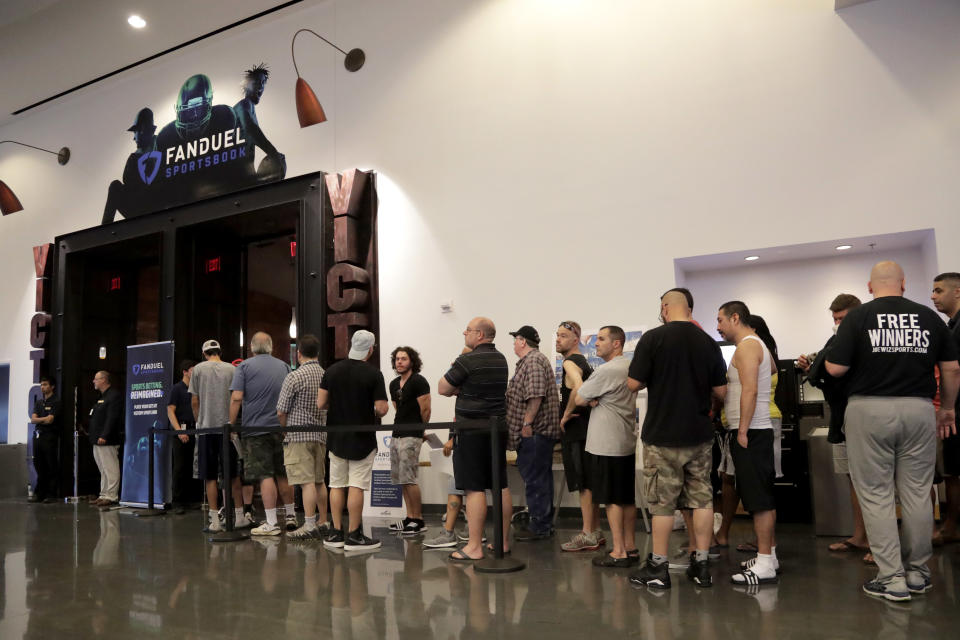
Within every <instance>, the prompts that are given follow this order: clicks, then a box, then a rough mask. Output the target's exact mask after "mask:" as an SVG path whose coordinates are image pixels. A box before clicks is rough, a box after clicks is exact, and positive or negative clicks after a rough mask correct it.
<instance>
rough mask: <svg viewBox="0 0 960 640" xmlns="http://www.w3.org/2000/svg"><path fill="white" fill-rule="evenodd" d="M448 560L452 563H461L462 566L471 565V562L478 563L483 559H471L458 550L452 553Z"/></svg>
mask: <svg viewBox="0 0 960 640" xmlns="http://www.w3.org/2000/svg"><path fill="white" fill-rule="evenodd" d="M447 559H448V560H450V562H459V563H461V564H469V563H471V562H477V561H479V560H481V559H482V558H471V557H470V556H468V555H467V554H465V553H464V552H463V550H462V549H457V550H456V551H454V552H453V553H451V554H450V555H449V556H447Z"/></svg>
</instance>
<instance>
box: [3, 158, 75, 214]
mask: <svg viewBox="0 0 960 640" xmlns="http://www.w3.org/2000/svg"><path fill="white" fill-rule="evenodd" d="M7 142H10V143H12V144H18V145H20V146H21V147H27V148H29V149H36V150H37V151H43V152H45V153H49V154H52V155H55V156H57V162H59V163H60V164H67V162H69V161H70V149H68V148H67V147H62V148H61V149H60V151H50V150H49V149H43V148H41V147H35V146H33V145H32V144H24V143H22V142H17V141H16V140H0V144H5V143H7ZM17 211H23V205H22V204H20V200H19V199H18V198H17V196H16V194H15V193H14V192H13V190H12V189H10V187H8V186H7V184H6V183H5V182H4V181H3V180H0V212H2V213H3V215H5V216H6V215H10V214H11V213H16V212H17Z"/></svg>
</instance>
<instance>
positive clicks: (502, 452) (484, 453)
mask: <svg viewBox="0 0 960 640" xmlns="http://www.w3.org/2000/svg"><path fill="white" fill-rule="evenodd" d="M491 444H492V443H491V442H490V434H488V433H478V432H476V431H473V432H471V433H458V434H457V437H456V440H455V442H454V447H453V478H454V482H455V483H456V485H457V489H460V490H461V491H486V490H487V489H492V488H493V471H492V469H491V468H490V465H491V462H492V460H493V451H492V447H491ZM496 455H497V456H499V458H500V460H501V461H502V464H501V465H500V488H501V489H506V488H507V486H508V485H507V434H505V433H504V434H502V437H501V438H500V447H499V450H498V451H497V452H496Z"/></svg>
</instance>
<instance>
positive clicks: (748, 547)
mask: <svg viewBox="0 0 960 640" xmlns="http://www.w3.org/2000/svg"><path fill="white" fill-rule="evenodd" d="M737 551H739V552H740V553H759V552H760V550H759V549H757V543H756V542H741V543H740V544H738V545H737Z"/></svg>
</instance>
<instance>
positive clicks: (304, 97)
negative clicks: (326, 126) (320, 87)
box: [296, 78, 327, 129]
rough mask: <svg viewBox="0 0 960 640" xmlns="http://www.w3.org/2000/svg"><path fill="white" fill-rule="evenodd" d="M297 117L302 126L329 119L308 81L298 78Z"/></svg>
mask: <svg viewBox="0 0 960 640" xmlns="http://www.w3.org/2000/svg"><path fill="white" fill-rule="evenodd" d="M296 93H297V117H298V118H299V119H300V128H301V129H302V128H304V127H309V126H311V125H314V124H319V123H321V122H326V121H327V114H325V113H324V112H323V107H322V106H320V101H319V100H317V96H316V94H315V93H314V92H313V89H311V88H310V85H309V84H307V81H306V80H304V79H303V78H297V88H296Z"/></svg>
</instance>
